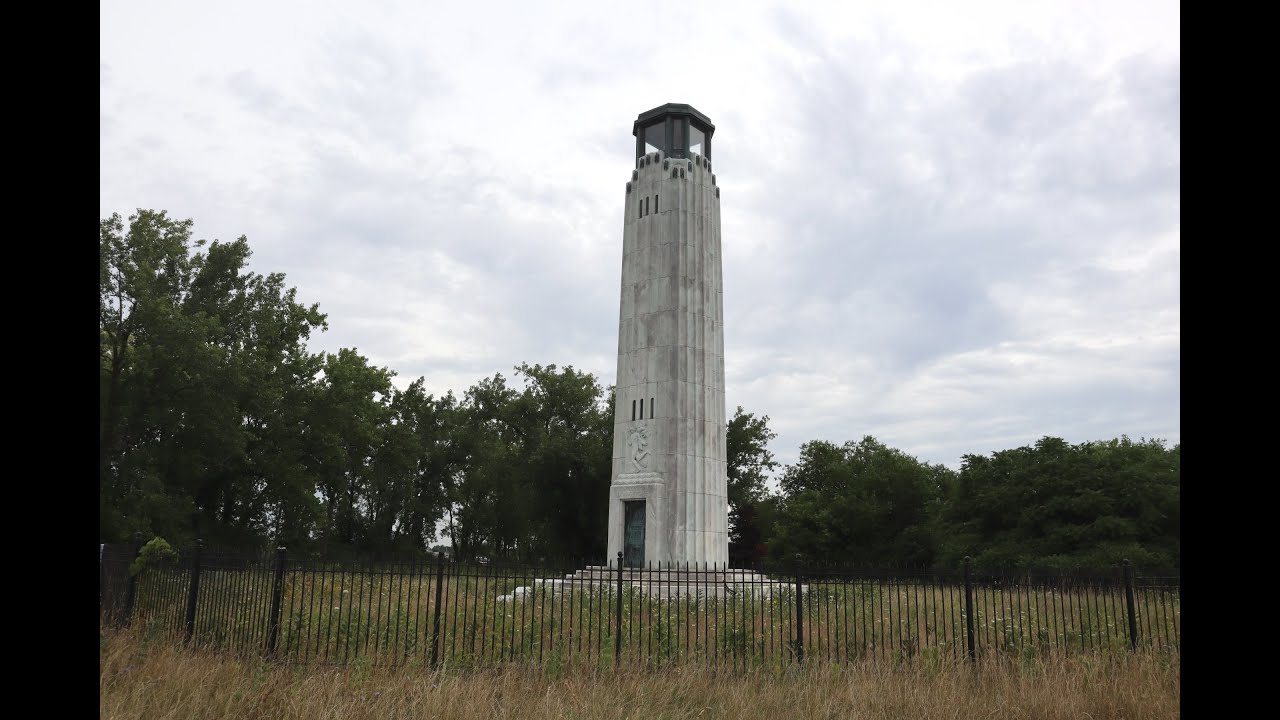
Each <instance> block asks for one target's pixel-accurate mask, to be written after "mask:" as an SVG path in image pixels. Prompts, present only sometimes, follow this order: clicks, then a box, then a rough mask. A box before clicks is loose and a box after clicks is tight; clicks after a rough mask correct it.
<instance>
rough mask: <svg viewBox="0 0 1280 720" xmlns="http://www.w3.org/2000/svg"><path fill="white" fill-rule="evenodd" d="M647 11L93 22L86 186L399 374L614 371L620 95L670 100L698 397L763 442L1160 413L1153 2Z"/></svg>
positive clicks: (958, 433)
mask: <svg viewBox="0 0 1280 720" xmlns="http://www.w3.org/2000/svg"><path fill="white" fill-rule="evenodd" d="M660 5H661V4H660ZM735 7H737V6H735ZM677 10H678V11H679V12H681V13H684V15H681V17H682V18H684V20H685V21H686V22H687V24H688V32H687V33H683V34H679V33H677V34H675V35H672V34H671V33H667V34H662V33H659V34H656V35H655V34H652V33H645V32H637V31H635V30H634V28H631V27H629V26H627V24H626V23H621V24H619V23H616V22H615V21H612V20H610V18H608V17H606V14H604V13H602V12H601V11H600V10H599V9H588V7H587V6H584V7H582V8H560V7H559V6H557V7H556V8H554V9H552V8H548V9H546V11H545V12H538V13H534V12H532V11H531V10H529V9H513V11H512V23H514V24H513V25H511V27H498V26H495V25H493V24H490V23H487V22H482V21H483V20H485V18H483V17H481V16H480V15H479V14H477V12H476V11H475V10H474V9H471V8H467V7H450V8H446V9H441V10H440V11H439V13H436V14H433V15H431V16H430V17H428V16H423V15H416V14H414V13H415V12H416V11H414V10H413V9H412V8H405V9H404V10H403V12H399V11H397V12H396V13H395V14H394V15H390V14H386V15H384V14H383V13H382V12H381V11H371V12H370V14H369V15H368V16H367V18H366V19H365V20H366V21H363V22H359V23H356V22H349V21H347V20H342V19H338V18H326V17H325V16H324V15H323V14H320V15H317V16H314V17H311V16H308V20H307V22H305V23H302V24H301V25H299V26H297V27H296V28H294V26H293V25H292V24H291V23H292V20H290V19H289V17H287V14H284V15H275V14H272V13H266V14H264V15H263V16H262V17H261V18H260V19H259V20H260V23H259V26H257V27H259V29H260V30H261V32H270V31H271V30H272V28H275V29H276V31H277V32H278V33H279V35H280V36H279V42H278V44H277V45H273V46H271V48H270V52H266V51H265V50H262V49H261V48H262V46H261V45H256V46H254V51H253V52H243V51H241V52H237V51H236V49H234V48H227V52H226V58H225V60H218V61H213V60H209V61H203V60H201V61H199V62H198V63H197V61H196V60H179V61H174V62H169V63H167V64H166V63H162V62H159V61H158V60H157V59H156V57H145V56H146V53H145V52H143V60H145V62H141V63H140V62H139V57H138V55H137V53H136V52H134V51H133V50H129V51H126V50H125V49H123V48H124V47H125V46H122V45H121V46H118V45H114V44H112V43H108V42H105V41H104V50H103V56H102V61H101V63H100V78H101V79H100V85H101V87H102V94H103V98H102V108H101V112H100V124H101V137H102V141H103V142H102V145H103V148H102V152H101V160H102V166H103V171H102V191H101V202H102V206H103V212H104V215H105V214H109V213H110V212H112V211H119V212H122V213H127V212H128V210H129V209H130V208H133V207H138V206H143V207H161V208H165V209H168V210H169V211H170V212H171V213H172V214H174V215H177V216H181V217H192V218H194V219H195V220H196V231H197V234H198V235H202V236H205V237H223V238H229V237H235V236H238V235H240V234H246V235H248V236H249V240H250V244H251V246H252V247H253V248H254V258H253V264H254V267H255V269H259V270H260V271H263V272H268V271H282V272H285V273H286V274H287V275H288V279H289V283H290V284H293V285H296V286H297V287H298V288H299V295H300V297H301V298H302V299H303V300H304V301H307V302H311V301H318V302H319V303H320V305H321V309H322V310H323V311H325V312H327V313H328V314H329V319H330V327H331V330H330V331H329V332H328V333H325V334H324V335H322V336H320V337H319V338H316V339H315V341H314V343H313V346H314V347H316V348H317V349H327V350H336V349H337V348H339V347H357V348H359V349H360V351H361V352H363V353H365V354H366V355H368V356H369V357H370V359H371V360H372V361H373V362H375V363H377V364H380V365H386V366H389V367H391V368H392V369H393V370H395V371H397V372H398V373H399V378H400V380H401V381H403V382H405V383H407V382H408V381H410V380H412V379H414V378H416V377H418V376H425V377H426V379H427V384H428V387H429V388H430V389H431V390H432V391H434V392H443V391H444V390H446V389H453V390H454V391H455V393H457V394H461V393H462V392H463V391H464V390H465V389H466V387H467V386H469V385H470V384H472V383H474V382H476V381H477V380H479V379H480V378H481V377H484V376H487V375H491V374H492V373H494V372H502V373H504V374H507V375H510V371H511V367H512V366H514V365H516V364H518V363H520V362H522V361H529V362H538V363H543V364H546V363H557V364H559V365H574V366H575V367H579V368H581V369H585V370H588V371H591V372H595V373H596V374H597V375H598V376H599V377H600V379H601V380H602V381H603V382H605V383H609V382H612V381H613V374H614V371H615V365H616V358H615V355H614V354H615V352H616V347H617V337H616V332H617V313H618V305H617V303H618V297H617V293H618V282H619V272H620V255H619V253H620V242H621V222H620V221H621V207H622V203H623V198H624V194H625V193H624V185H625V182H626V180H627V178H628V176H629V174H630V169H631V160H632V159H631V157H630V150H631V147H632V138H631V137H630V127H631V121H632V120H633V119H634V117H635V114H636V113H638V112H641V111H643V110H647V109H648V108H650V107H652V106H654V105H657V104H660V103H663V102H668V101H672V102H690V103H692V104H694V105H695V106H697V107H699V108H700V109H702V110H704V111H705V112H708V114H710V115H711V117H712V119H713V121H714V122H715V123H716V125H717V128H718V129H717V134H716V136H715V167H716V172H717V175H718V181H719V184H720V186H721V188H722V214H723V224H724V232H723V235H724V248H725V250H724V274H725V311H726V329H725V335H726V368H727V375H728V377H727V383H728V404H729V406H730V410H732V408H733V407H734V406H736V405H739V404H741V405H744V406H745V407H746V408H747V409H748V410H749V411H753V412H757V413H762V414H768V415H770V416H771V418H772V425H773V427H774V428H775V430H777V431H778V433H779V437H778V440H777V441H776V443H775V446H774V451H775V452H776V453H777V455H778V456H779V458H780V459H782V460H783V461H792V460H794V459H795V457H796V455H797V452H798V449H799V446H800V444H801V443H802V442H805V441H807V440H812V439H817V438H822V439H829V440H834V441H837V442H843V441H844V440H849V439H857V438H859V437H861V436H862V435H865V434H872V435H875V436H877V437H878V438H880V439H881V440H883V441H885V442H887V443H889V444H891V445H894V446H896V447H900V448H901V449H903V450H905V451H907V452H909V453H911V454H915V455H917V456H918V457H920V458H921V459H924V460H928V461H931V462H945V463H947V464H950V465H952V466H956V465H958V462H959V458H960V457H961V456H962V455H963V454H965V453H986V452H991V451H993V450H999V449H1004V448H1007V447H1014V446H1017V445H1020V444H1025V443H1029V442H1034V440H1035V439H1037V438H1038V437H1040V436H1042V435H1046V434H1050V435H1061V436H1063V437H1066V438H1067V439H1068V440H1069V441H1072V442H1082V441H1086V440H1093V439H1103V438H1109V437H1116V436H1118V435H1120V434H1122V433H1127V434H1130V435H1132V436H1135V437H1137V436H1147V437H1151V436H1159V437H1166V438H1170V439H1171V440H1173V441H1175V442H1176V441H1178V433H1179V419H1178V414H1179V392H1178V387H1179V383H1180V365H1179V360H1178V355H1179V347H1180V342H1179V293H1180V286H1179V265H1180V259H1179V258H1180V254H1179V224H1178V223H1179V219H1178V216H1179V208H1180V197H1179V193H1180V177H1179V172H1180V170H1179V168H1180V157H1179V133H1180V125H1179V119H1178V115H1179V108H1180V95H1179V83H1180V75H1179V60H1178V57H1177V54H1176V52H1175V53H1173V54H1172V56H1171V55H1170V54H1169V53H1168V52H1165V51H1163V50H1161V49H1160V48H1155V49H1153V48H1152V47H1149V43H1148V41H1147V39H1146V38H1149V37H1150V36H1149V35H1144V34H1143V33H1144V32H1146V33H1149V32H1153V31H1151V30H1150V28H1145V29H1142V28H1137V27H1136V26H1134V27H1133V29H1132V33H1133V35H1132V37H1133V38H1134V39H1133V40H1132V41H1125V42H1121V40H1124V38H1125V37H1126V36H1125V35H1123V34H1122V33H1119V31H1118V30H1116V28H1117V27H1119V26H1120V25H1119V24H1118V23H1120V22H1121V20H1123V18H1122V17H1121V16H1120V15H1116V16H1115V18H1114V19H1115V22H1112V23H1110V24H1104V25H1102V26H1100V27H1106V28H1107V31H1108V34H1107V35H1106V36H1105V37H1103V36H1097V37H1095V36H1094V35H1092V34H1090V33H1092V32H1093V30H1091V29H1090V27H1089V26H1083V25H1081V26H1072V27H1069V28H1068V31H1069V32H1068V33H1067V34H1068V35H1069V36H1071V37H1086V38H1089V39H1090V40H1089V42H1094V43H1095V44H1098V45H1099V46H1100V47H1102V46H1104V44H1105V43H1110V44H1109V45H1105V47H1104V49H1107V50H1109V51H1110V52H1109V54H1091V53H1086V52H1085V51H1083V50H1081V49H1079V48H1078V47H1076V46H1066V45H1062V44H1060V43H1059V44H1055V43H1054V42H1051V40H1052V37H1053V36H1052V33H1050V32H1048V31H1045V32H1043V33H1038V32H1030V31H1025V30H1026V29H1025V28H1023V29H1018V28H1015V27H1013V26H1012V25H1011V26H1010V28H1012V29H1009V28H1004V27H1003V26H1001V25H1000V22H1003V20H1000V19H999V18H989V19H987V20H986V21H983V22H980V23H978V25H979V26H981V27H987V26H989V27H991V28H993V30H992V32H991V33H990V34H989V35H987V36H985V37H984V38H976V37H975V38H969V36H968V35H967V34H966V33H963V32H954V33H949V34H944V35H941V36H939V35H938V34H937V33H936V32H935V31H933V30H931V29H930V28H931V27H932V25H931V23H930V22H926V21H925V20H922V19H920V18H917V17H911V16H908V15H894V16H889V15H885V16H872V15H869V16H868V17H866V18H861V17H856V19H857V22H853V21H852V20H851V19H850V18H851V17H855V16H856V13H855V15H848V14H842V13H849V12H851V11H850V10H848V9H847V8H845V7H844V6H839V7H837V6H832V7H830V8H826V9H824V10H822V11H821V13H819V14H810V15H802V14H800V13H798V12H795V11H783V10H777V11H771V12H770V13H767V14H762V13H758V12H756V11H755V10H754V9H752V8H745V9H742V10H741V11H739V12H734V13H731V14H726V13H725V12H724V11H723V9H722V10H721V11H720V12H718V13H716V12H713V11H711V10H707V9H692V8H686V7H685V6H677V5H672V6H671V7H666V6H662V7H655V8H654V11H655V12H658V13H660V14H661V13H663V12H677ZM122 12H123V11H122ZM168 12H173V13H177V12H179V10H177V9H174V10H171V11H168ZM886 12H887V11H886ZM895 12H896V11H895ZM970 12H971V13H974V14H978V15H980V14H981V12H982V11H981V9H974V10H972V11H970ZM1031 12H1032V11H1030V10H1028V11H1026V13H1031ZM1097 12H1101V13H1104V14H1105V13H1107V12H1110V11H1108V10H1107V9H1106V8H1105V7H1103V8H1100V9H1097ZM1026 13H1024V14H1022V15H1019V17H1021V18H1022V20H1021V22H1023V23H1030V26H1031V27H1032V28H1033V29H1034V28H1035V27H1037V26H1036V25H1035V23H1037V22H1044V23H1049V22H1051V21H1052V22H1055V23H1056V22H1068V21H1069V17H1070V13H1068V12H1067V11H1065V10H1064V11H1062V12H1058V11H1057V10H1054V13H1055V14H1053V18H1054V19H1052V20H1043V21H1042V20H1041V19H1038V18H1037V17H1036V16H1034V15H1031V14H1026ZM104 18H105V19H104V22H105V23H106V25H104V31H103V32H104V36H105V34H107V33H124V32H126V30H127V27H128V22H127V18H126V17H124V16H123V15H122V16H121V17H120V18H118V19H114V16H113V17H106V16H104ZM1063 18H1068V19H1063ZM178 20H180V18H176V17H175V19H174V21H175V22H177V21H178ZM935 20H936V21H937V22H942V20H937V19H936V18H935ZM975 22H976V21H975ZM112 23H114V25H112ZM984 23H985V24H984ZM934 24H936V22H935V23H934ZM107 26H111V27H107ZM1045 27H1050V26H1049V25H1045ZM1125 27H1128V26H1125ZM112 28H114V29H112ZM931 33H932V34H931ZM685 36H687V37H685ZM112 37H114V35H113V36H112ZM939 37H942V38H944V39H945V40H946V41H947V42H948V43H952V44H953V46H946V47H942V46H939V41H938V38H939ZM1005 37H1012V38H1014V40H1009V41H1007V42H1006V41H1005V40H1001V38H1005ZM1046 38H1048V39H1046ZM1117 38H1120V40H1117ZM997 40H999V42H997ZM1171 42H1172V46H1173V47H1174V48H1175V49H1176V44H1177V38H1176V33H1175V35H1174V36H1173V38H1172V40H1171ZM1126 43H1127V44H1126ZM1086 46H1087V43H1086ZM131 47H132V46H131ZM156 52H157V53H159V52H161V50H160V49H157V50H156ZM208 56H209V55H208V54H207V53H205V54H198V53H191V54H186V55H176V54H170V55H168V56H167V57H178V58H189V57H194V58H205V57H208ZM157 57H158V56H157ZM183 62H190V63H192V64H191V65H190V66H186V65H183V64H182V63H183Z"/></svg>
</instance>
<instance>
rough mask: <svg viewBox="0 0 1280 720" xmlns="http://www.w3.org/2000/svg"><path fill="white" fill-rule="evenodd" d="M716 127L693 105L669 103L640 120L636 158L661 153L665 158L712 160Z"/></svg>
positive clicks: (635, 128)
mask: <svg viewBox="0 0 1280 720" xmlns="http://www.w3.org/2000/svg"><path fill="white" fill-rule="evenodd" d="M715 131H716V126H715V125H712V124H711V120H710V118H708V117H707V116H706V115H703V114H702V113H700V112H698V111H697V110H695V109H693V106H692V105H682V104H679V103H667V104H666V105H660V106H658V107H656V108H654V109H652V110H649V111H647V112H642V113H640V115H639V116H637V117H636V122H635V125H633V126H632V128H631V134H632V135H635V136H636V157H641V156H643V155H646V154H648V153H651V152H661V153H662V156H663V157H670V158H688V157H690V153H695V154H698V155H701V156H702V157H704V158H706V159H708V160H710V159H711V135H712V133H714V132H715Z"/></svg>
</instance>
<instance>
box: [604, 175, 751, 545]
mask: <svg viewBox="0 0 1280 720" xmlns="http://www.w3.org/2000/svg"><path fill="white" fill-rule="evenodd" d="M719 194H720V193H719V189H718V188H717V186H716V184H715V176H714V175H712V173H711V164H710V162H708V161H707V160H706V159H705V158H703V157H701V156H699V155H696V154H691V157H690V158H688V159H672V158H666V157H663V155H662V153H650V154H648V155H645V156H643V157H641V158H639V159H638V160H637V167H636V169H635V170H634V172H633V173H632V178H631V182H629V183H628V184H627V194H626V203H625V208H626V209H625V212H624V219H623V240H622V287H621V307H620V311H619V321H618V376H617V403H616V406H615V409H614V410H615V412H614V443H613V477H612V486H611V488H610V497H609V548H608V552H609V558H611V559H612V558H615V557H616V554H617V552H618V551H619V550H622V549H623V530H624V528H623V503H624V502H625V501H627V500H641V499H642V500H644V501H645V503H646V517H645V542H644V548H645V552H644V560H645V561H646V562H647V563H656V562H658V561H661V562H663V563H664V564H665V563H668V562H689V563H697V564H702V563H720V564H721V565H722V566H723V565H724V564H725V563H727V561H728V559H729V537H728V514H729V504H728V484H727V477H726V475H725V459H726V453H725V427H726V424H727V421H726V418H725V396H724V305H723V301H724V284H723V275H722V271H721V254H720V197H719Z"/></svg>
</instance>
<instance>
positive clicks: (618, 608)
mask: <svg viewBox="0 0 1280 720" xmlns="http://www.w3.org/2000/svg"><path fill="white" fill-rule="evenodd" d="M613 635H614V637H613V666H614V667H615V668H616V667H618V664H619V663H621V662H622V551H621V550H619V551H618V598H617V602H616V604H615V607H614V622H613Z"/></svg>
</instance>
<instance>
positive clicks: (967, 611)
mask: <svg viewBox="0 0 1280 720" xmlns="http://www.w3.org/2000/svg"><path fill="white" fill-rule="evenodd" d="M972 562H973V559H972V558H970V557H969V556H968V555H965V556H964V624H965V629H966V630H967V631H968V643H969V652H968V654H969V662H971V663H972V662H977V661H978V652H977V650H976V649H974V646H973V582H972V581H971V580H970V578H969V564H970V563H972Z"/></svg>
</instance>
